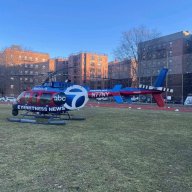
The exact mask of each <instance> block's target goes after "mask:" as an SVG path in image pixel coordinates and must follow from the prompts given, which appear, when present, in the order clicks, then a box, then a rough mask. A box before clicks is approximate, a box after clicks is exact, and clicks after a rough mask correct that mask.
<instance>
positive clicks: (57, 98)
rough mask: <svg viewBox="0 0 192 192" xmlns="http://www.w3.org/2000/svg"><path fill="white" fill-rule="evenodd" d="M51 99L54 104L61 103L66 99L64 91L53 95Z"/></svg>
mask: <svg viewBox="0 0 192 192" xmlns="http://www.w3.org/2000/svg"><path fill="white" fill-rule="evenodd" d="M53 101H54V103H55V104H56V105H63V104H64V103H65V101H66V95H65V93H58V94H56V95H55V96H54V97H53Z"/></svg>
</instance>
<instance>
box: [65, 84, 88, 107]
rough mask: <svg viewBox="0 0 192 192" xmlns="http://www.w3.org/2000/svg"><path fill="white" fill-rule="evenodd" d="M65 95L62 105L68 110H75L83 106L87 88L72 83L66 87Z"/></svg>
mask: <svg viewBox="0 0 192 192" xmlns="http://www.w3.org/2000/svg"><path fill="white" fill-rule="evenodd" d="M65 94H66V95H67V99H66V103H65V104H64V107H65V108H66V109H68V110H76V109H80V108H82V107H84V106H85V104H86V103H87V101H88V92H87V90H86V89H85V88H84V87H82V86H80V85H73V86H70V87H68V88H67V89H66V91H65Z"/></svg>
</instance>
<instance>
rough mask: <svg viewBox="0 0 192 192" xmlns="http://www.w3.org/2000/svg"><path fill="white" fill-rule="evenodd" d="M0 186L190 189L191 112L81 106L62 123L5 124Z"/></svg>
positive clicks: (25, 189) (0, 131)
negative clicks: (82, 118)
mask: <svg viewBox="0 0 192 192" xmlns="http://www.w3.org/2000/svg"><path fill="white" fill-rule="evenodd" d="M10 113H11V107H10V106H3V105H1V106H0V191H1V192H12V191H13V192H16V191H18V192H31V191H37V192H41V191H42V192H47V191H65V192H68V191H80V192H84V191H88V192H92V191H93V192H97V191H100V192H106V191H115V192H117V191H118V192H119V191H120V192H121V191H126V192H127V191H128V192H134V191H140V192H150V191H151V192H160V191H162V192H166V191H167V192H191V191H192V163H191V162H192V118H191V113H179V112H165V111H146V110H145V111H142V110H133V109H131V110H130V109H111V108H84V109H83V110H81V111H79V112H77V114H78V113H79V114H81V115H82V114H83V115H85V116H86V120H85V121H69V122H68V123H67V125H63V126H53V125H49V126H45V125H35V124H19V123H11V122H7V121H6V118H7V117H8V116H10V115H9V114H10Z"/></svg>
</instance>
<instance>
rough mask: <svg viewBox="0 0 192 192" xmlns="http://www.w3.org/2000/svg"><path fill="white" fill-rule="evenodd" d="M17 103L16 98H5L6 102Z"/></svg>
mask: <svg viewBox="0 0 192 192" xmlns="http://www.w3.org/2000/svg"><path fill="white" fill-rule="evenodd" d="M15 101H16V98H15V97H5V102H11V103H13V102H15Z"/></svg>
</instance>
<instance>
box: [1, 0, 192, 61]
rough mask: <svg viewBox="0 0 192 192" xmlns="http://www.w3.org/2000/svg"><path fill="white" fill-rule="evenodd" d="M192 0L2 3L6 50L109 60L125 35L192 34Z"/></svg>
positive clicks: (16, 0)
mask: <svg viewBox="0 0 192 192" xmlns="http://www.w3.org/2000/svg"><path fill="white" fill-rule="evenodd" d="M191 15H192V1H191V0H185V1H181V0H158V1H155V0H132V1H130V0H0V50H2V49H4V48H6V47H9V46H10V45H12V44H15V45H21V46H22V47H24V48H26V49H30V50H33V51H38V52H43V53H49V54H50V57H51V58H54V57H68V56H69V55H70V54H73V53H77V52H81V51H88V52H94V53H104V54H107V55H108V56H109V61H111V60H113V59H114V55H113V51H114V50H115V49H116V48H117V47H118V45H119V44H120V41H121V36H122V33H123V32H126V31H128V30H130V29H132V28H134V27H139V26H141V25H142V26H145V27H147V28H148V29H151V30H153V29H155V30H156V31H158V32H160V33H161V35H162V36H163V35H168V34H171V33H175V32H179V31H184V30H188V31H192V19H191Z"/></svg>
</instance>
